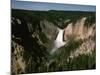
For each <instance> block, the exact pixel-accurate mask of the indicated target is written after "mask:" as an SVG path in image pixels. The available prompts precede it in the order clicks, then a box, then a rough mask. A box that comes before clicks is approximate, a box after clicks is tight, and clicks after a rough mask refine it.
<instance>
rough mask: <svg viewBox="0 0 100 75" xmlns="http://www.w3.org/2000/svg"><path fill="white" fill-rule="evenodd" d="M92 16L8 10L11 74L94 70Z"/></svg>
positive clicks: (94, 29)
mask: <svg viewBox="0 0 100 75" xmlns="http://www.w3.org/2000/svg"><path fill="white" fill-rule="evenodd" d="M58 12H59V13H58ZM54 13H56V15H54ZM80 13H82V12H80ZM91 14H92V15H91ZM94 14H95V13H92V12H89V13H88V15H87V13H86V12H83V13H82V14H79V13H76V15H75V14H70V13H67V12H60V11H57V12H50V11H48V12H43V11H40V12H39V11H23V10H12V18H11V27H12V33H11V38H12V40H11V67H12V69H11V71H12V73H14V74H17V73H32V72H33V73H37V72H48V71H49V72H51V71H65V70H66V71H69V70H81V69H94V68H95V50H96V49H95V47H96V43H95V40H96V38H95V37H96V23H95V15H94ZM69 15H72V16H69ZM88 60H89V61H88ZM82 66H83V67H82Z"/></svg>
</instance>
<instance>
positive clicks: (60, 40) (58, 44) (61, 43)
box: [50, 28, 66, 55]
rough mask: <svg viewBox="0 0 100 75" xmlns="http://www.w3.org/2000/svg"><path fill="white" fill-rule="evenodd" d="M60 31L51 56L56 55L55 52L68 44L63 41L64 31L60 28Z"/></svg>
mask: <svg viewBox="0 0 100 75" xmlns="http://www.w3.org/2000/svg"><path fill="white" fill-rule="evenodd" d="M58 31H59V33H58V35H57V38H56V40H55V41H54V46H53V48H52V50H51V52H50V54H51V55H52V54H54V53H55V51H56V50H57V49H58V48H60V47H62V46H64V45H65V44H66V42H64V41H63V32H64V29H63V30H62V29H59V28H58Z"/></svg>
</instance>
